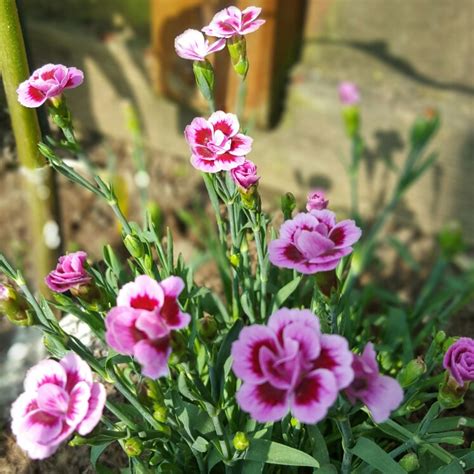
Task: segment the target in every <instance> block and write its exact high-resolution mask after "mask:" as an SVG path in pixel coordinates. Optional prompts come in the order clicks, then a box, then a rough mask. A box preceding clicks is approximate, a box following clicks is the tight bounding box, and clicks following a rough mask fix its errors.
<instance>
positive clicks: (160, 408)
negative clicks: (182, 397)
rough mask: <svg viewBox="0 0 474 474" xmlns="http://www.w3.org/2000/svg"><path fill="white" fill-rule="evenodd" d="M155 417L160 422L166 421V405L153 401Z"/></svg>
mask: <svg viewBox="0 0 474 474" xmlns="http://www.w3.org/2000/svg"><path fill="white" fill-rule="evenodd" d="M153 410H154V411H153V418H154V419H155V420H156V421H159V422H160V423H166V420H167V419H168V409H167V408H166V407H165V406H164V405H160V404H158V403H153Z"/></svg>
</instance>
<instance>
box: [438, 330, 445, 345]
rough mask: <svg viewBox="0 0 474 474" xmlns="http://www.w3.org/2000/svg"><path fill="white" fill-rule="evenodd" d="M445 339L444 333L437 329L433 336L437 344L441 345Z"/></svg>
mask: <svg viewBox="0 0 474 474" xmlns="http://www.w3.org/2000/svg"><path fill="white" fill-rule="evenodd" d="M445 340H446V333H445V332H444V331H438V332H437V333H436V336H435V342H436V344H438V345H442V344H443V343H444V341H445Z"/></svg>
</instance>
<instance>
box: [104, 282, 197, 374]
mask: <svg viewBox="0 0 474 474" xmlns="http://www.w3.org/2000/svg"><path fill="white" fill-rule="evenodd" d="M183 289H184V282H183V280H182V279H181V278H179V277H175V276H171V277H169V278H166V279H165V280H163V281H161V282H159V283H158V282H157V281H155V280H153V279H152V278H150V277H149V276H147V275H140V276H138V277H137V278H136V279H135V281H133V282H130V283H127V284H126V285H124V286H123V287H122V289H121V290H120V291H119V294H118V297H117V306H115V307H114V308H112V309H111V310H110V311H109V313H108V314H107V317H106V319H105V326H106V334H105V337H106V340H107V343H108V344H109V346H111V347H112V348H113V349H115V350H116V351H117V352H119V353H121V354H126V355H130V356H134V357H135V358H136V359H137V361H138V362H139V363H140V364H141V366H142V373H143V374H144V375H146V376H147V377H150V378H158V377H162V376H165V375H167V374H168V358H169V356H170V354H171V332H172V331H173V330H177V329H182V328H184V327H186V326H187V325H188V324H189V322H190V320H191V317H190V316H189V314H186V313H183V312H182V311H181V310H180V308H179V305H178V301H177V299H178V296H179V294H180V293H181V292H182V291H183Z"/></svg>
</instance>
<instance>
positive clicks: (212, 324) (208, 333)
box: [198, 315, 218, 342]
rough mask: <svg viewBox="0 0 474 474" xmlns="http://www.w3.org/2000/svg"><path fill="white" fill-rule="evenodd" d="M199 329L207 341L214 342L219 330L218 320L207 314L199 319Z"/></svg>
mask: <svg viewBox="0 0 474 474" xmlns="http://www.w3.org/2000/svg"><path fill="white" fill-rule="evenodd" d="M198 331H199V335H200V336H201V337H202V338H203V339H204V340H205V341H208V342H212V341H213V340H214V339H215V337H216V336H217V332H218V327H217V322H216V320H215V319H214V318H213V317H212V316H210V315H205V316H204V317H203V318H201V319H200V320H199V321H198Z"/></svg>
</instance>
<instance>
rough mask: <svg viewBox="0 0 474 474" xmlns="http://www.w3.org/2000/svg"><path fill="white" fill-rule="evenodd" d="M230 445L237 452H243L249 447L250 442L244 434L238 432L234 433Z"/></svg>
mask: <svg viewBox="0 0 474 474" xmlns="http://www.w3.org/2000/svg"><path fill="white" fill-rule="evenodd" d="M232 444H233V445H234V448H235V449H236V450H237V451H245V450H246V449H247V448H248V447H249V445H250V442H249V439H248V438H247V435H246V434H245V433H243V432H242V431H238V432H237V433H235V436H234V439H233V440H232Z"/></svg>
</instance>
